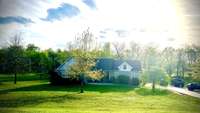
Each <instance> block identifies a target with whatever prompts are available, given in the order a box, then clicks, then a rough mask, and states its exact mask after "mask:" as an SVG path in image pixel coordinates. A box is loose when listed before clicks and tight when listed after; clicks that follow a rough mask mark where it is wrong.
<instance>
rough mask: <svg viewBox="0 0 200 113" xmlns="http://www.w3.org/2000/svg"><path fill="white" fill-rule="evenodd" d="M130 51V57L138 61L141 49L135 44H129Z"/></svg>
mask: <svg viewBox="0 0 200 113" xmlns="http://www.w3.org/2000/svg"><path fill="white" fill-rule="evenodd" d="M130 50H131V56H132V57H133V58H135V59H139V57H140V54H141V48H140V46H139V44H137V43H135V42H133V41H132V42H130Z"/></svg>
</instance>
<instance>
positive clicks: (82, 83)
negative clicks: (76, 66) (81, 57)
mask: <svg viewBox="0 0 200 113" xmlns="http://www.w3.org/2000/svg"><path fill="white" fill-rule="evenodd" d="M80 80H81V91H80V93H84V90H83V86H84V75H83V74H81V76H80Z"/></svg>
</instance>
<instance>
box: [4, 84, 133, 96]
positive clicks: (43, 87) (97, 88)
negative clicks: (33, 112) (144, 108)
mask: <svg viewBox="0 0 200 113" xmlns="http://www.w3.org/2000/svg"><path fill="white" fill-rule="evenodd" d="M134 89H135V87H134V86H128V85H95V84H87V85H85V86H84V91H89V92H99V93H108V92H128V91H132V90H134ZM18 91H66V92H79V91H80V85H67V86H53V85H50V84H48V83H45V84H38V85H32V86H26V87H19V88H15V89H7V90H2V91H0V94H4V93H8V92H18Z"/></svg>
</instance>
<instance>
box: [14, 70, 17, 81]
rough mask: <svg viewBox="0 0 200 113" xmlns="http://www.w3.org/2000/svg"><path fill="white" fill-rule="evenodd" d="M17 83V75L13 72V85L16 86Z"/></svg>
mask: <svg viewBox="0 0 200 113" xmlns="http://www.w3.org/2000/svg"><path fill="white" fill-rule="evenodd" d="M16 83H17V73H16V72H15V74H14V84H16Z"/></svg>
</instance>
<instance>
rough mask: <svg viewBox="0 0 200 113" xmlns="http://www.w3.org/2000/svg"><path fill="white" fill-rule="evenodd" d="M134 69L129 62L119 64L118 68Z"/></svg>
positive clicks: (124, 69)
mask: <svg viewBox="0 0 200 113" xmlns="http://www.w3.org/2000/svg"><path fill="white" fill-rule="evenodd" d="M132 69H133V67H132V66H131V65H129V64H128V63H127V62H123V63H122V64H121V65H119V66H118V70H120V71H131V70H132Z"/></svg>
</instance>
